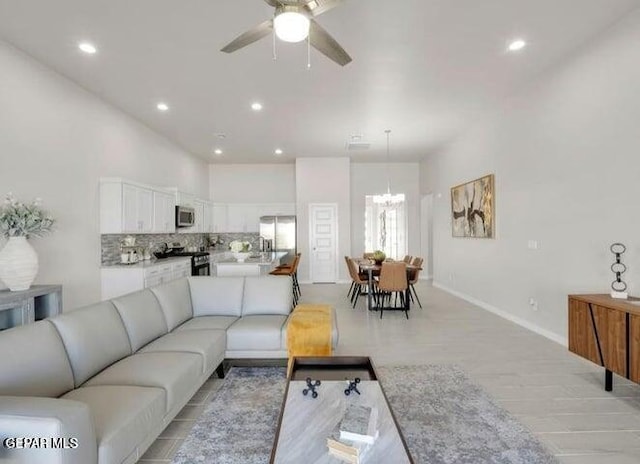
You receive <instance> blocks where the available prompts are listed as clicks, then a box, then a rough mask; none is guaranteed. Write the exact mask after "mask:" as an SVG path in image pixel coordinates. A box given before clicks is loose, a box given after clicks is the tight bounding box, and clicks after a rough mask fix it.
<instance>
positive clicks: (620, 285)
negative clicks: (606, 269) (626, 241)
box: [609, 243, 629, 299]
mask: <svg viewBox="0 0 640 464" xmlns="http://www.w3.org/2000/svg"><path fill="white" fill-rule="evenodd" d="M609 249H610V250H611V253H613V254H614V255H615V257H616V262H615V263H613V264H612V265H611V272H613V273H614V274H615V275H616V280H614V281H613V282H611V298H620V299H627V298H628V296H629V295H628V293H627V284H626V282H625V281H624V280H622V274H624V273H625V272H626V271H627V266H625V265H624V264H623V263H622V261H621V258H622V254H623V253H624V252H625V251H627V247H625V246H624V245H623V244H622V243H614V244H612V245H611V247H609Z"/></svg>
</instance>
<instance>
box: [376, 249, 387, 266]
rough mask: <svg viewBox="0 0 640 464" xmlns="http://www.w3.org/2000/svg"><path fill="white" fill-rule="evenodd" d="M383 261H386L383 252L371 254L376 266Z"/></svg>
mask: <svg viewBox="0 0 640 464" xmlns="http://www.w3.org/2000/svg"><path fill="white" fill-rule="evenodd" d="M385 259H387V255H385V254H384V251H382V250H375V251H374V252H373V260H374V261H375V263H376V264H377V265H380V264H382V261H384V260H385Z"/></svg>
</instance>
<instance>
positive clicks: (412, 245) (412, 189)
mask: <svg viewBox="0 0 640 464" xmlns="http://www.w3.org/2000/svg"><path fill="white" fill-rule="evenodd" d="M387 178H388V179H389V183H390V188H391V193H404V194H405V195H406V199H407V217H408V231H407V232H408V239H409V240H408V253H409V254H412V255H419V254H420V184H419V164H418V163H389V164H387V163H353V164H352V165H351V252H352V253H353V256H361V255H362V253H363V252H364V251H371V250H365V249H364V208H365V195H378V194H383V193H386V192H387Z"/></svg>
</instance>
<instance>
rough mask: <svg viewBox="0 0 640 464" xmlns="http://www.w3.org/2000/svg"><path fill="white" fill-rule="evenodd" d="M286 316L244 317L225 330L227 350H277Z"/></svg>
mask: <svg viewBox="0 0 640 464" xmlns="http://www.w3.org/2000/svg"><path fill="white" fill-rule="evenodd" d="M286 320H287V317H286V316H277V315H270V316H267V315H256V316H244V317H242V318H240V319H238V320H237V321H236V322H234V323H233V324H232V325H231V327H229V328H228V329H227V350H279V349H280V346H281V340H280V337H281V335H280V334H281V331H282V326H283V325H284V323H285V321H286Z"/></svg>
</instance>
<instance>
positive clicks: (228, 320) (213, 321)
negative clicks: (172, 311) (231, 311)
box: [175, 316, 238, 332]
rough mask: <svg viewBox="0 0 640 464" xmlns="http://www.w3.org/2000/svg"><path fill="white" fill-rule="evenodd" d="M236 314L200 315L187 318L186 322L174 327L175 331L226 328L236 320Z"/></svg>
mask: <svg viewBox="0 0 640 464" xmlns="http://www.w3.org/2000/svg"><path fill="white" fill-rule="evenodd" d="M237 320H238V318H237V317H236V316H200V317H194V318H193V319H189V320H188V321H187V322H185V323H184V324H182V325H181V326H179V327H176V329H175V332H179V331H182V330H203V329H213V330H227V329H228V328H229V326H230V325H231V324H233V323H234V322H235V321H237Z"/></svg>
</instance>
